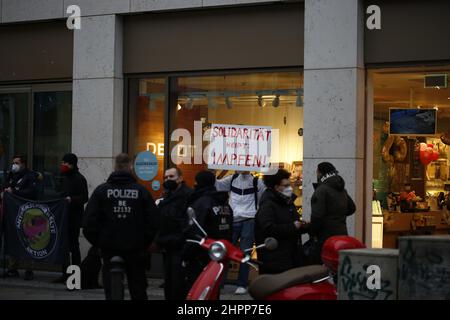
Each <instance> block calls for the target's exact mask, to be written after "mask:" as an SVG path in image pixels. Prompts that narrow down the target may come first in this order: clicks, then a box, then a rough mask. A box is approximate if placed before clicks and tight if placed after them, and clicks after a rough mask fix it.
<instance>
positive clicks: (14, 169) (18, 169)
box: [11, 163, 20, 173]
mask: <svg viewBox="0 0 450 320" xmlns="http://www.w3.org/2000/svg"><path fill="white" fill-rule="evenodd" d="M11 171H12V172H14V173H17V172H19V171H20V166H19V165H18V164H17V163H14V164H13V165H12V166H11Z"/></svg>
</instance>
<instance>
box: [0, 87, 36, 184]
mask: <svg viewBox="0 0 450 320" xmlns="http://www.w3.org/2000/svg"><path fill="white" fill-rule="evenodd" d="M30 93H31V91H30V88H0V183H1V185H3V183H4V179H5V176H6V172H7V171H9V170H10V168H9V167H10V163H11V160H12V157H13V156H14V155H28V161H30V160H31V159H30V158H29V151H30V139H29V135H30V108H29V106H30V101H31V100H30Z"/></svg>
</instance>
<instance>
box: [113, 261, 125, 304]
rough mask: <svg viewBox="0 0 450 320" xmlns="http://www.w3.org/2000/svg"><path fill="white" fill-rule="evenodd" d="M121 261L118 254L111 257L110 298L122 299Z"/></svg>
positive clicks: (122, 271)
mask: <svg viewBox="0 0 450 320" xmlns="http://www.w3.org/2000/svg"><path fill="white" fill-rule="evenodd" d="M123 262H124V261H123V259H122V258H121V257H119V256H114V257H112V258H111V300H124V268H123Z"/></svg>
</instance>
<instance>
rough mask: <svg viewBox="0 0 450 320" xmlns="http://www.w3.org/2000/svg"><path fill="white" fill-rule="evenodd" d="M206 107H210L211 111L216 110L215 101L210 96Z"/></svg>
mask: <svg viewBox="0 0 450 320" xmlns="http://www.w3.org/2000/svg"><path fill="white" fill-rule="evenodd" d="M208 107H210V108H211V109H216V108H217V103H216V100H214V97H213V96H211V95H208Z"/></svg>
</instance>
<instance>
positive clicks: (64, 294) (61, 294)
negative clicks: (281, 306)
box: [0, 271, 251, 300]
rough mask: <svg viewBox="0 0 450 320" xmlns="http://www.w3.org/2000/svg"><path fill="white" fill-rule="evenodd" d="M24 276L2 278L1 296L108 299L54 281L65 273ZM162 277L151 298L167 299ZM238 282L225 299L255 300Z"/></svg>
mask: <svg viewBox="0 0 450 320" xmlns="http://www.w3.org/2000/svg"><path fill="white" fill-rule="evenodd" d="M20 273H21V274H20V275H21V278H0V300H104V299H105V296H104V293H103V289H92V290H73V291H69V290H67V288H66V286H65V284H61V283H52V281H53V280H55V279H57V278H59V277H60V276H61V273H58V272H45V271H35V272H34V280H31V281H25V280H23V271H20ZM162 282H163V280H162V279H152V278H149V279H148V288H147V294H148V298H149V300H164V291H163V289H161V288H159V286H160V285H161V283H162ZM234 290H236V286H233V285H226V286H225V288H224V289H223V290H222V294H221V299H222V300H251V297H250V296H249V295H248V294H246V295H235V294H234ZM129 299H130V295H129V293H128V290H127V289H126V290H125V300H129Z"/></svg>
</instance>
